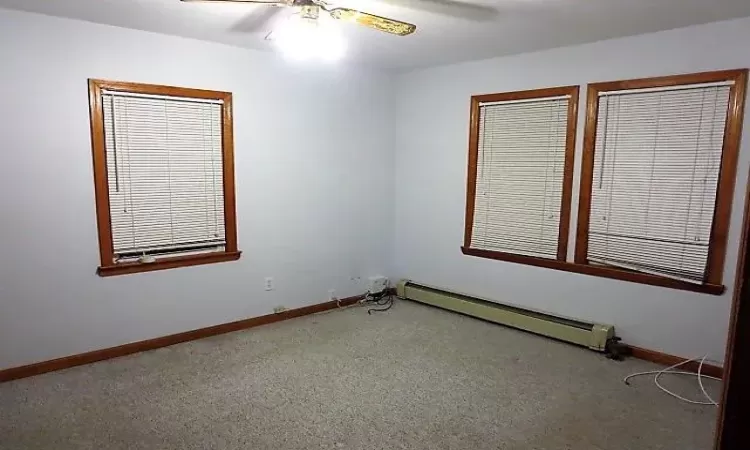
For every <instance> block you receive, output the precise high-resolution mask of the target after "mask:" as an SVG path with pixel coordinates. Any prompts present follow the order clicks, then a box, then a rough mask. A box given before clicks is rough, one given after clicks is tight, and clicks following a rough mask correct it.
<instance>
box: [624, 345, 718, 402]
mask: <svg viewBox="0 0 750 450" xmlns="http://www.w3.org/2000/svg"><path fill="white" fill-rule="evenodd" d="M706 358H708V355H706V356H704V357H703V358H693V359H688V360H685V361H683V362H681V363H677V364H675V365H673V366H669V367H667V368H666V369H662V370H649V371H648V372H637V373H633V374H630V375H628V376H627V377H625V378H624V379H623V380H622V381H624V382H625V384H627V385H630V383H629V382H628V380H630V379H631V378H633V377H639V376H641V375H652V374H653V375H654V383H655V384H656V386H657V387H658V388H659V389H661V390H662V391H664V392H666V393H667V394H669V395H671V396H672V397H675V398H678V399H680V400H682V401H683V402H687V403H692V404H694V405H713V406H719V404H718V403H717V402H716V400H714V399H713V398H711V396H710V395H709V394H708V392H707V391H706V388H705V386H704V385H703V378H708V379H710V380H718V381H721V378H717V377H712V376H709V375H704V374H703V373H701V372H703V364H704V363H705V362H706ZM699 359H700V364H699V365H698V373H695V372H684V371H675V370H672V369H676V368H678V367H682V366H684V365H685V364H687V363H690V362H693V361H698V360H699ZM665 374H669V375H690V376H697V377H698V385H699V386H700V388H701V391H702V392H703V395H704V396H705V397H706V399H707V400H708V401H697V400H690V399H689V398H685V397H682V396H681V395H678V394H675V393H674V392H672V391H670V390H669V389H667V388H665V387H664V386H662V385H661V383H659V379H660V378H661V377H662V375H665Z"/></svg>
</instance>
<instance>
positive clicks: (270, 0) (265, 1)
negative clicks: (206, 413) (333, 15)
mask: <svg viewBox="0 0 750 450" xmlns="http://www.w3.org/2000/svg"><path fill="white" fill-rule="evenodd" d="M180 1H181V2H185V3H255V4H262V5H274V6H286V5H288V4H290V2H287V1H283V0H180Z"/></svg>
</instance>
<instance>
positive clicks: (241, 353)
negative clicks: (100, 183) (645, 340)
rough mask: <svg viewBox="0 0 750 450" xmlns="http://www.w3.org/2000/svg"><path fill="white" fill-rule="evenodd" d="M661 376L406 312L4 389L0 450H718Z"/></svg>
mask: <svg viewBox="0 0 750 450" xmlns="http://www.w3.org/2000/svg"><path fill="white" fill-rule="evenodd" d="M654 367H655V366H654V365H652V364H648V363H644V362H641V361H637V360H630V361H627V362H624V363H617V362H612V361H609V360H607V359H605V358H604V357H603V356H601V355H598V354H596V353H593V352H591V351H588V350H585V349H581V348H577V347H574V346H571V345H567V344H564V343H560V342H555V341H552V340H549V339H545V338H541V337H537V336H534V335H530V334H526V333H523V332H519V331H515V330H511V329H508V328H504V327H501V326H497V325H492V324H488V323H485V322H481V321H478V320H475V319H471V318H468V317H463V316H460V315H456V314H452V313H448V312H445V311H441V310H437V309H433V308H429V307H426V306H422V305H418V304H414V303H411V302H405V301H401V302H397V303H396V305H395V307H394V308H393V309H392V310H391V311H389V312H387V313H384V314H381V315H373V316H368V315H367V313H366V311H365V310H363V309H361V308H351V309H347V310H342V311H333V312H330V313H326V314H321V315H317V316H308V317H305V318H300V319H295V320H291V321H287V322H283V323H279V324H274V325H269V326H265V327H260V328H256V329H253V330H249V331H242V332H237V333H233V334H228V335H224V336H218V337H215V338H210V339H205V340H201V341H195V342H191V343H186V344H180V345H176V346H173V347H169V348H165V349H160V350H156V351H152V352H147V353H141V354H138V355H133V356H129V357H125V358H120V359H116V360H110V361H106V362H102V363H97V364H93V365H88V366H83V367H77V368H73V369H69V370H65V371H61V372H57V373H51V374H46V375H41V376H38V377H34V378H28V379H25V380H18V381H14V382H10V383H4V384H0V448H2V449H13V450H19V449H50V450H53V449H54V450H68V449H130V450H133V449H153V450H160V449H181V450H184V449H217V450H218V449H261V450H263V449H407V448H408V449H431V450H433V449H472V450H474V449H508V450H510V449H513V450H521V449H524V450H526V449H545V450H551V449H575V450H585V449H602V450H621V449H632V450H648V449H675V450H691V449H696V450H698V449H699V450H705V449H708V448H711V441H712V434H713V428H714V422H715V420H716V408H713V407H701V406H691V405H687V404H684V403H681V402H679V401H677V400H675V399H673V398H671V397H669V396H667V395H665V394H663V393H661V392H660V391H658V390H657V388H656V387H655V386H654V385H653V383H652V382H651V381H650V380H648V379H645V378H640V379H638V380H636V381H635V383H634V385H633V386H626V385H625V384H623V383H622V381H621V379H622V377H623V376H625V375H626V374H628V373H630V372H633V371H640V370H649V369H651V368H654ZM709 383H711V385H710V390H711V392H713V393H714V394H715V395H718V394H717V392H718V389H719V386H718V385H717V384H716V383H714V382H709ZM667 384H668V385H670V386H672V387H674V388H675V389H677V390H678V391H679V392H682V393H684V394H685V395H693V396H695V397H697V387H696V386H695V385H694V384H693V382H692V380H687V379H681V380H672V381H670V382H668V383H667Z"/></svg>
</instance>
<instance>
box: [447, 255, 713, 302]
mask: <svg viewBox="0 0 750 450" xmlns="http://www.w3.org/2000/svg"><path fill="white" fill-rule="evenodd" d="M461 252H462V253H463V254H464V255H469V256H476V257H479V258H487V259H496V260H499V261H507V262H514V263H518V264H526V265H529V266H536V267H545V268H547V269H554V270H561V271H564V272H572V273H579V274H583V275H592V276H596V277H603V278H611V279H614V280H622V281H629V282H632V283H640V284H648V285H651V286H660V287H666V288H670V289H680V290H683V291H692V292H700V293H703V294H711V295H721V294H723V293H724V290H725V287H724V286H723V285H717V284H693V283H688V282H687V281H682V280H674V279H671V278H666V277H660V276H658V275H650V274H646V273H639V272H632V271H630V270H624V269H615V268H610V267H600V266H591V265H588V264H578V263H572V262H567V261H558V260H555V259H545V258H536V257H533V256H521V255H514V254H511V253H503V252H493V251H489V250H478V249H475V248H468V247H461Z"/></svg>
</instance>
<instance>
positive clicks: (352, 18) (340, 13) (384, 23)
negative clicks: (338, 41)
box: [327, 8, 417, 36]
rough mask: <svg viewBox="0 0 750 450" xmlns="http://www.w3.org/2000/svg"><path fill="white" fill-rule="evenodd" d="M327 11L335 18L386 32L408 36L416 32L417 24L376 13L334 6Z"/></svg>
mask: <svg viewBox="0 0 750 450" xmlns="http://www.w3.org/2000/svg"><path fill="white" fill-rule="evenodd" d="M327 11H328V12H329V13H330V14H331V17H333V18H334V19H338V20H345V21H347V22H355V23H358V24H360V25H364V26H366V27H369V28H373V29H375V30H378V31H384V32H386V33H390V34H395V35H398V36H406V35H408V34H412V33H414V30H416V29H417V26H416V25H412V24H410V23H406V22H400V21H398V20H393V19H388V18H387V17H380V16H376V15H374V14H367V13H364V12H362V11H357V10H355V9H349V8H334V9H329V10H327Z"/></svg>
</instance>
